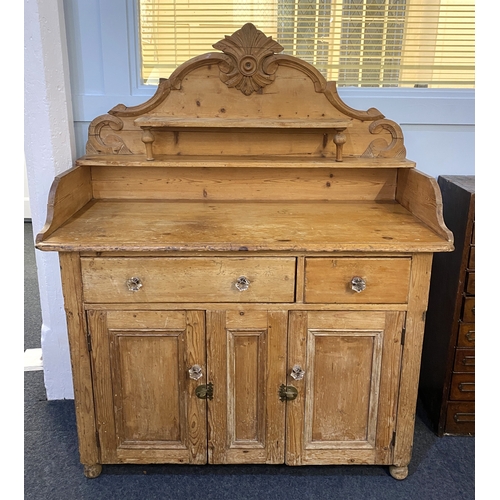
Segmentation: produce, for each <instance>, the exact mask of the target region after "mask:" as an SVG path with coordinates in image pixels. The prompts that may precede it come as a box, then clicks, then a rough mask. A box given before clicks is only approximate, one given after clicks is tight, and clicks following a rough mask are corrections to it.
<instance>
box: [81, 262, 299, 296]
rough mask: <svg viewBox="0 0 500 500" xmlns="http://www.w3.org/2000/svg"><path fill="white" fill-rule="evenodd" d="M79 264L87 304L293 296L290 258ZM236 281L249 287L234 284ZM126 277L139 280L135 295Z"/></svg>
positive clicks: (293, 281) (292, 264)
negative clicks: (246, 282)
mask: <svg viewBox="0 0 500 500" xmlns="http://www.w3.org/2000/svg"><path fill="white" fill-rule="evenodd" d="M81 264H82V279H83V295H84V300H85V301H86V302H93V303H112V302H116V303H120V302H293V301H294V296H295V258H293V257H283V258H272V257H271V258H264V257H262V258H261V257H258V258H223V257H213V258H201V257H200V258H198V257H179V258H163V257H149V258H142V257H131V258H90V257H88V258H82V259H81ZM240 277H245V278H246V279H247V280H248V282H249V284H248V288H246V289H245V283H244V282H243V281H244V280H241V281H242V283H241V284H238V283H237V282H238V279H239V278H240ZM131 278H137V279H138V280H140V287H139V289H138V290H137V291H131V290H130V289H129V286H128V284H127V282H128V280H130V279H131ZM238 286H239V287H240V288H241V290H240V289H238Z"/></svg>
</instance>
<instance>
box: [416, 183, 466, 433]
mask: <svg viewBox="0 0 500 500" xmlns="http://www.w3.org/2000/svg"><path fill="white" fill-rule="evenodd" d="M438 184H439V186H440V187H441V192H442V196H443V211H444V220H445V222H446V224H447V226H448V227H449V228H450V229H451V230H452V231H453V233H454V235H455V250H454V251H453V252H451V253H448V254H436V255H435V256H434V262H433V265H432V279H431V288H430V295H429V308H428V311H427V321H426V328H425V337H424V346H423V353H422V367H421V373H420V389H419V396H420V400H421V401H422V403H423V405H424V407H425V409H426V410H427V412H428V414H429V416H430V417H431V419H432V422H433V424H434V426H435V431H436V433H437V434H438V435H439V436H442V435H445V434H452V435H473V434H474V426H475V231H474V213H475V177H474V176H441V177H439V178H438Z"/></svg>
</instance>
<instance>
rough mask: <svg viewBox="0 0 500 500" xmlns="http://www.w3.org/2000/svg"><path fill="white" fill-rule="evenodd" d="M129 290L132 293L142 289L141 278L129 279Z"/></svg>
mask: <svg viewBox="0 0 500 500" xmlns="http://www.w3.org/2000/svg"><path fill="white" fill-rule="evenodd" d="M125 283H126V285H127V288H128V289H129V291H131V292H137V291H138V290H139V289H141V288H142V281H141V278H135V277H134V278H129V279H128V280H127V281H126V282H125Z"/></svg>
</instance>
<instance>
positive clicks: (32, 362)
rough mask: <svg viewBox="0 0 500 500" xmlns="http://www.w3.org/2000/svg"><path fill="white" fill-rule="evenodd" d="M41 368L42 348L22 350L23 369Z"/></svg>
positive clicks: (27, 370) (28, 370)
mask: <svg viewBox="0 0 500 500" xmlns="http://www.w3.org/2000/svg"><path fill="white" fill-rule="evenodd" d="M36 370H43V360H42V349H41V348H40V349H26V350H25V351H24V371H25V372H32V371H36Z"/></svg>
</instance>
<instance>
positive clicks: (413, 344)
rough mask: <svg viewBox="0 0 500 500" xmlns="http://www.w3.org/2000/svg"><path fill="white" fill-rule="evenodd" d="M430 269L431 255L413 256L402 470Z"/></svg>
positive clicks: (400, 418) (401, 416)
mask: <svg viewBox="0 0 500 500" xmlns="http://www.w3.org/2000/svg"><path fill="white" fill-rule="evenodd" d="M431 265H432V254H414V255H413V261H412V270H411V280H410V293H409V301H408V311H407V315H406V335H405V343H404V348H403V355H402V361H401V382H400V388H399V401H398V414H397V423H396V426H397V427H396V441H395V446H394V456H393V460H394V465H396V466H400V467H405V466H407V465H408V463H409V462H410V459H411V451H412V444H413V432H414V428H415V410H416V406H417V392H418V381H419V372H420V359H421V354H422V343H423V336H424V326H425V314H426V311H427V299H428V295H429V282H430V273H431Z"/></svg>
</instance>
